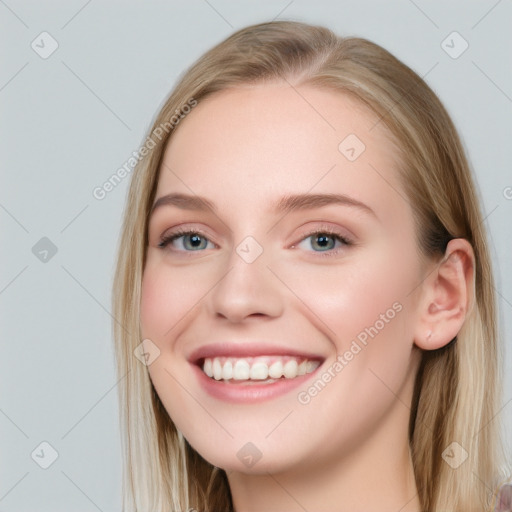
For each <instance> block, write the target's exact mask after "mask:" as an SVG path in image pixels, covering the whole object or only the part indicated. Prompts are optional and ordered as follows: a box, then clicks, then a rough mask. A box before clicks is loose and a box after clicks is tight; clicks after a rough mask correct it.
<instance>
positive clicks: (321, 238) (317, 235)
mask: <svg viewBox="0 0 512 512" xmlns="http://www.w3.org/2000/svg"><path fill="white" fill-rule="evenodd" d="M308 239H312V240H311V242H310V244H309V245H310V247H312V248H313V252H319V253H325V254H321V255H322V256H331V255H335V254H338V252H339V250H340V248H341V247H342V246H349V245H351V242H350V241H349V240H348V239H347V238H345V237H344V236H342V235H341V234H340V233H337V232H334V231H330V230H325V229H323V230H316V231H313V232H312V233H309V234H308V235H307V236H306V237H305V238H303V239H302V240H301V242H300V243H299V244H298V245H297V246H298V247H300V244H302V243H304V242H306V240H308ZM336 242H338V245H337V246H336ZM315 247H317V248H319V250H316V249H315Z"/></svg>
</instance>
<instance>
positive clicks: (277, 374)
mask: <svg viewBox="0 0 512 512" xmlns="http://www.w3.org/2000/svg"><path fill="white" fill-rule="evenodd" d="M268 374H269V375H270V376H271V377H272V378H273V379H280V378H281V377H282V376H283V363H282V362H281V361H276V362H275V363H272V364H271V365H270V368H269V369H268Z"/></svg>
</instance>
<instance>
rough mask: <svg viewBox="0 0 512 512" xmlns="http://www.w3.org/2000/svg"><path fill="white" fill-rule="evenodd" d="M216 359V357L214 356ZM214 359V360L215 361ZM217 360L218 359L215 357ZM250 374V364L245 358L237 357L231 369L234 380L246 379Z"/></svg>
mask: <svg viewBox="0 0 512 512" xmlns="http://www.w3.org/2000/svg"><path fill="white" fill-rule="evenodd" d="M215 359H217V358H215ZM215 359H214V361H215ZM217 360H218V359H217ZM219 364H220V362H219ZM249 374H250V366H249V363H248V362H247V361H245V359H239V360H238V361H237V362H236V363H235V368H234V369H233V379H235V380H247V379H248V378H249Z"/></svg>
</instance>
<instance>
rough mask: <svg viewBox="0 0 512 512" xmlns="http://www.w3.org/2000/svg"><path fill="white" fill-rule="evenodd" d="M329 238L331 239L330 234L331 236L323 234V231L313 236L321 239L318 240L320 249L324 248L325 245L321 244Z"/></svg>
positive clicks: (315, 238)
mask: <svg viewBox="0 0 512 512" xmlns="http://www.w3.org/2000/svg"><path fill="white" fill-rule="evenodd" d="M329 239H331V240H332V236H331V235H327V234H324V233H322V234H320V235H317V236H315V237H314V240H321V242H320V248H321V249H325V248H326V246H325V245H323V244H324V243H325V242H327V243H328V242H329ZM327 248H329V247H327Z"/></svg>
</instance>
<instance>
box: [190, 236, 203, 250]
mask: <svg viewBox="0 0 512 512" xmlns="http://www.w3.org/2000/svg"><path fill="white" fill-rule="evenodd" d="M191 240H192V245H193V246H194V247H197V245H199V244H200V243H201V238H200V237H198V236H197V235H192V236H191Z"/></svg>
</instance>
